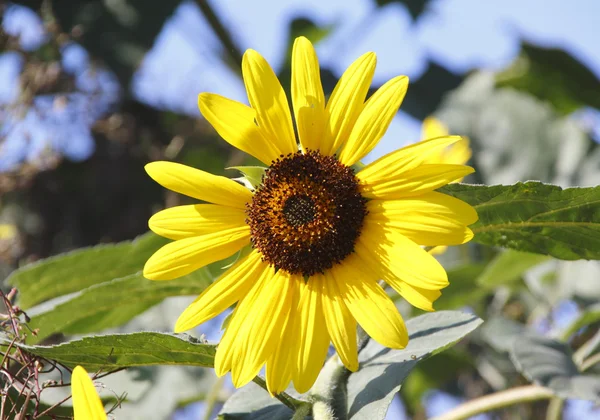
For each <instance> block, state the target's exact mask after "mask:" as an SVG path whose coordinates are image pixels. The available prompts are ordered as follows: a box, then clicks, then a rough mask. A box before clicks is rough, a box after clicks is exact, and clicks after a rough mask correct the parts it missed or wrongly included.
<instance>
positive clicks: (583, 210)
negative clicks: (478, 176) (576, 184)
mask: <svg viewBox="0 0 600 420" xmlns="http://www.w3.org/2000/svg"><path fill="white" fill-rule="evenodd" d="M441 191H442V192H444V193H446V194H450V195H452V196H454V197H456V198H459V199H461V200H463V201H466V202H467V203H469V204H471V205H472V206H473V207H475V209H476V210H477V213H478V214H479V221H477V222H476V223H475V224H474V225H472V226H471V228H472V229H473V232H474V233H475V238H474V240H475V241H476V242H479V243H482V244H486V245H496V246H502V247H506V248H512V249H515V250H518V251H526V252H534V253H538V254H545V255H551V256H553V257H555V258H559V259H564V260H577V259H595V260H597V259H600V187H591V188H567V189H562V188H561V187H558V186H555V185H548V184H543V183H541V182H532V181H530V182H519V183H517V184H514V185H494V186H485V185H467V184H451V185H447V186H446V187H444V188H442V189H441Z"/></svg>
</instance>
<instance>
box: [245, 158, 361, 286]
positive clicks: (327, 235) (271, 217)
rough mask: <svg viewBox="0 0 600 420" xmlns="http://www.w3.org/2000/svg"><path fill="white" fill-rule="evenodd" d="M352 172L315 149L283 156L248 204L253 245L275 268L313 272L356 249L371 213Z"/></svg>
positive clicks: (324, 268)
mask: <svg viewBox="0 0 600 420" xmlns="http://www.w3.org/2000/svg"><path fill="white" fill-rule="evenodd" d="M365 203H366V200H365V199H364V198H363V197H362V196H361V194H360V192H359V188H358V180H357V179H356V177H355V175H354V171H353V170H352V169H351V168H349V167H348V166H346V165H344V164H342V163H340V162H339V161H338V160H337V159H336V158H335V157H334V156H323V155H321V154H320V153H319V152H317V151H306V152H304V153H302V152H297V153H294V154H289V155H287V156H285V157H284V156H282V157H281V158H280V159H277V160H276V161H274V162H273V164H272V165H271V167H270V168H269V169H268V170H267V171H266V172H265V175H264V177H263V182H262V185H261V186H260V187H259V188H258V189H257V190H256V191H255V193H254V196H253V199H252V202H251V203H249V204H248V207H247V210H246V214H247V216H248V217H247V219H246V223H248V225H249V226H250V232H251V239H252V244H253V246H254V248H256V249H257V250H258V251H259V252H260V253H261V254H262V256H263V259H264V260H265V261H267V262H269V263H270V264H272V265H274V266H275V267H276V268H277V269H282V270H285V271H287V272H289V273H293V274H302V275H305V276H311V275H313V274H315V273H319V272H323V271H325V270H327V269H328V268H331V267H332V266H333V265H334V264H336V263H339V262H340V261H342V260H343V259H344V258H346V257H347V256H348V255H349V254H350V253H351V252H352V251H354V243H355V242H356V239H357V238H358V236H359V235H360V230H361V228H362V224H363V220H364V217H365V215H366V213H367V211H366V206H365Z"/></svg>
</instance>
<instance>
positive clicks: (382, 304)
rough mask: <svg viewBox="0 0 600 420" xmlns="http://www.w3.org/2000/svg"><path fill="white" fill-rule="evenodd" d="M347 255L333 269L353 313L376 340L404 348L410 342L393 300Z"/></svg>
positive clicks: (388, 345) (395, 347)
mask: <svg viewBox="0 0 600 420" xmlns="http://www.w3.org/2000/svg"><path fill="white" fill-rule="evenodd" d="M352 261H358V259H357V258H355V256H350V257H347V258H346V259H345V260H344V262H343V263H342V264H338V265H336V266H334V267H333V268H332V269H331V273H332V275H333V278H334V279H335V282H336V284H337V286H338V288H339V291H340V294H341V296H342V299H344V302H345V303H346V305H347V306H348V309H349V310H350V312H351V313H352V316H353V317H354V318H355V319H356V320H357V321H358V323H359V324H360V326H361V327H363V328H364V330H365V331H366V332H367V334H369V336H370V337H372V338H373V339H374V340H375V341H377V342H378V343H380V344H381V345H383V346H386V347H390V348H394V349H402V348H404V347H406V344H408V331H407V330H406V326H405V325H404V321H403V320H402V316H400V313H399V312H398V309H396V306H395V305H394V302H392V300H391V299H390V298H389V296H388V295H387V294H386V293H385V291H384V290H383V289H382V288H381V286H379V285H378V284H377V281H376V279H374V278H373V276H372V275H368V274H367V273H366V272H365V271H363V270H362V269H361V268H360V267H359V266H358V265H356V264H353V263H352Z"/></svg>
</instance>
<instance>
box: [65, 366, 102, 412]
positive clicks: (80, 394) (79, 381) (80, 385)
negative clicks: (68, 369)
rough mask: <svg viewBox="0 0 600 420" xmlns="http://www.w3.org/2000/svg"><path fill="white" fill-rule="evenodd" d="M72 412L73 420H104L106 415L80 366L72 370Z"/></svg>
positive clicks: (90, 382) (92, 386) (89, 380)
mask: <svg viewBox="0 0 600 420" xmlns="http://www.w3.org/2000/svg"><path fill="white" fill-rule="evenodd" d="M71 392H72V393H73V411H74V412H75V420H106V413H105V412H104V406H103V405H102V401H100V397H99V396H98V393H97V392H96V388H95V387H94V383H93V382H92V380H91V379H90V377H89V376H88V373H87V372H86V371H85V369H84V368H82V367H81V366H77V367H75V369H73V374H72V375H71Z"/></svg>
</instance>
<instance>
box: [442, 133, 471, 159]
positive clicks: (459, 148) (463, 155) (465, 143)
mask: <svg viewBox="0 0 600 420" xmlns="http://www.w3.org/2000/svg"><path fill="white" fill-rule="evenodd" d="M471 155H472V151H471V148H470V147H469V139H468V138H467V137H463V138H462V140H461V141H459V142H456V143H454V144H453V145H452V146H450V147H449V148H447V149H446V150H445V152H444V154H443V156H442V159H443V161H442V162H441V163H453V164H456V165H464V164H465V163H467V162H468V161H469V159H471Z"/></svg>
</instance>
